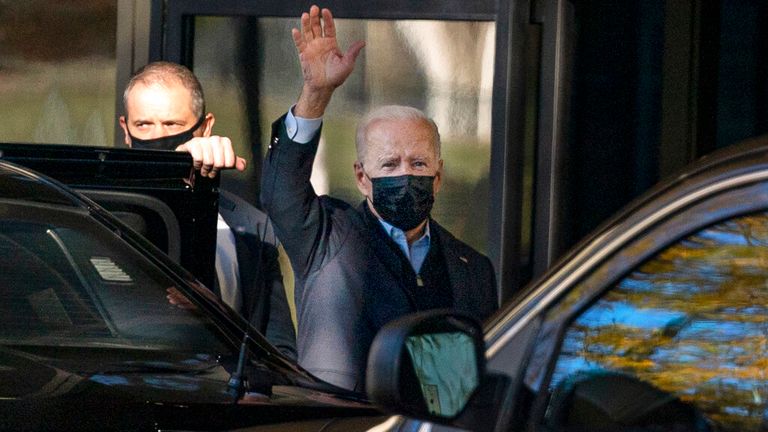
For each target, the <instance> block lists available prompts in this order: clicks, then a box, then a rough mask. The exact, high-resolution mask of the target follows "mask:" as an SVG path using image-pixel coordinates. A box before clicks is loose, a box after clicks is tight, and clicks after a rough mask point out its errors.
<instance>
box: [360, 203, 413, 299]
mask: <svg viewBox="0 0 768 432" xmlns="http://www.w3.org/2000/svg"><path fill="white" fill-rule="evenodd" d="M357 210H358V212H359V213H360V215H361V221H359V223H361V224H363V225H364V226H361V227H360V228H362V229H361V231H363V232H365V233H367V235H368V236H369V241H367V242H366V246H368V247H369V248H370V249H371V250H372V251H373V253H374V254H375V255H376V257H377V258H378V259H379V261H380V262H381V263H382V264H383V265H384V267H385V268H386V269H387V271H388V272H389V273H390V274H391V275H392V276H393V278H394V279H395V280H396V281H397V282H398V285H399V286H400V289H402V290H403V292H404V293H405V294H406V295H408V298H409V300H411V302H412V303H413V300H412V299H410V295H409V294H408V290H407V289H406V283H405V280H404V277H405V275H407V274H408V272H407V271H405V270H406V269H404V268H403V260H401V259H400V257H399V256H398V255H396V254H395V253H393V251H392V248H391V246H390V245H389V244H388V243H387V242H389V241H391V240H390V239H389V238H388V237H387V233H386V232H384V228H383V227H382V226H381V223H379V221H378V219H376V216H374V215H373V214H372V213H371V211H370V210H369V209H368V207H367V204H366V202H365V201H363V203H362V204H360V206H359V207H358V209H357Z"/></svg>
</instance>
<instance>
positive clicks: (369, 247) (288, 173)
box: [261, 118, 497, 391]
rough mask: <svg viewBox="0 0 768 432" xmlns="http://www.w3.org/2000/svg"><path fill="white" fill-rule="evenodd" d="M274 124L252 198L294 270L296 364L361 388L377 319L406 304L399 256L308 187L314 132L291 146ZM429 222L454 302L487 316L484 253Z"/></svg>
mask: <svg viewBox="0 0 768 432" xmlns="http://www.w3.org/2000/svg"><path fill="white" fill-rule="evenodd" d="M283 123H284V120H283V118H281V119H279V120H278V121H277V122H275V123H274V124H273V126H272V134H273V136H272V140H271V143H270V149H269V152H268V154H267V157H266V159H265V161H264V170H263V177H262V195H261V197H262V203H263V205H264V208H265V210H266V212H267V214H269V216H270V219H271V220H272V221H273V223H274V226H275V231H276V233H277V237H278V238H279V239H280V242H281V243H282V244H283V247H284V248H285V251H286V253H287V254H288V258H289V259H290V260H291V263H292V265H293V269H294V273H295V276H296V291H295V296H296V310H297V314H298V334H297V340H296V343H297V348H298V354H299V364H300V365H301V366H303V367H304V368H306V369H307V370H309V371H310V372H312V373H313V374H314V375H316V376H318V377H319V378H322V379H324V380H326V381H328V382H330V383H332V384H336V385H338V386H340V387H344V388H348V389H354V390H358V391H362V390H363V389H364V379H365V365H366V361H367V356H368V350H369V348H370V345H371V342H372V340H373V337H374V336H375V335H376V333H377V332H378V330H379V329H380V328H381V327H382V326H383V325H384V324H386V323H387V322H389V321H391V320H393V319H395V318H398V317H400V316H403V315H405V314H408V313H411V312H416V308H415V306H414V302H413V300H412V299H411V298H410V297H409V294H408V292H407V287H406V286H404V284H403V282H402V278H401V277H399V274H400V268H401V267H400V265H402V260H401V259H399V258H398V257H397V256H396V255H395V254H394V253H393V251H392V249H391V248H390V247H389V246H388V245H386V244H382V242H381V241H376V240H375V238H374V233H373V231H372V229H373V228H375V227H372V226H371V225H370V221H368V219H369V218H367V217H366V216H365V214H364V212H363V208H361V207H358V208H356V207H353V206H350V205H349V204H347V203H345V202H343V201H340V200H337V199H334V198H330V197H328V196H321V197H319V196H317V195H316V194H315V192H314V190H313V188H312V186H311V184H310V182H309V178H310V175H311V171H312V163H313V161H314V157H315V152H316V151H317V145H318V141H319V135H320V133H319V132H318V134H317V136H316V137H315V138H314V139H313V141H312V142H310V143H307V144H298V143H295V142H293V141H291V140H290V138H288V136H287V133H286V131H285V126H284V124H283ZM363 205H364V204H363ZM373 222H374V223H377V222H378V221H375V220H374V221H373ZM376 229H378V228H376ZM430 230H431V233H432V241H437V242H440V245H441V246H442V250H443V253H444V258H445V263H446V265H447V268H448V273H449V278H450V281H451V288H452V291H453V304H454V307H455V309H456V310H458V311H461V312H465V313H468V314H471V315H472V316H474V317H476V318H478V319H484V318H486V317H488V316H489V315H490V314H491V313H492V312H493V311H494V310H495V309H496V307H497V300H496V282H495V275H494V272H493V268H492V266H491V262H490V260H488V258H486V257H485V256H483V255H481V254H480V253H478V252H476V251H475V250H474V249H472V248H471V247H469V246H467V245H466V244H464V243H462V242H460V241H459V240H457V239H456V238H454V237H453V236H452V235H451V234H450V233H449V232H448V231H446V230H445V229H443V228H442V227H440V225H438V224H437V223H436V222H434V221H430Z"/></svg>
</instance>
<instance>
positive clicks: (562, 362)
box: [550, 356, 604, 389]
mask: <svg viewBox="0 0 768 432" xmlns="http://www.w3.org/2000/svg"><path fill="white" fill-rule="evenodd" d="M590 370H604V368H602V367H601V366H600V365H599V364H598V363H596V362H590V361H588V360H586V359H585V358H583V357H570V356H564V357H560V358H559V359H558V360H557V367H556V368H555V371H554V373H553V374H552V383H551V387H550V389H554V388H555V387H557V385H558V384H560V382H561V381H562V380H564V379H567V378H568V377H569V376H571V374H573V373H574V372H577V371H578V372H582V371H590Z"/></svg>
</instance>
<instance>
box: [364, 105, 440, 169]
mask: <svg viewBox="0 0 768 432" xmlns="http://www.w3.org/2000/svg"><path fill="white" fill-rule="evenodd" d="M379 120H422V121H424V123H426V124H427V126H429V128H430V129H431V131H432V138H433V139H432V146H433V148H434V150H435V155H436V156H437V158H438V159H440V133H439V132H438V130H437V125H436V124H435V122H434V121H433V120H432V119H431V118H429V117H427V115H426V114H424V112H423V111H421V110H419V109H417V108H413V107H409V106H404V105H384V106H381V107H379V108H376V109H374V110H372V111H370V112H368V114H366V115H365V116H363V118H362V119H360V122H359V123H358V125H357V133H356V134H355V148H356V150H357V160H358V161H359V162H363V159H364V158H365V151H366V147H367V146H366V144H367V141H368V130H369V129H370V127H371V125H372V124H373V123H375V122H377V121H379Z"/></svg>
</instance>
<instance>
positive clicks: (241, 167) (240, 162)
mask: <svg viewBox="0 0 768 432" xmlns="http://www.w3.org/2000/svg"><path fill="white" fill-rule="evenodd" d="M247 166H248V161H246V160H245V159H243V158H241V157H239V156H238V157H237V160H236V161H235V168H236V169H237V170H238V171H245V167H247Z"/></svg>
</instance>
